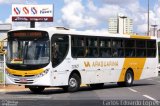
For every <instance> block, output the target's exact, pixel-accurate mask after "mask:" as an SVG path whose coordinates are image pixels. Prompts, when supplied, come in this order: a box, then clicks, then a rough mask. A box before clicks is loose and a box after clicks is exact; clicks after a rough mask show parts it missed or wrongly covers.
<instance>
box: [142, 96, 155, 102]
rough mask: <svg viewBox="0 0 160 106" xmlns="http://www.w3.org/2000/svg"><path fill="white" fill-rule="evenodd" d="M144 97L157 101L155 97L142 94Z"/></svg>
mask: <svg viewBox="0 0 160 106" xmlns="http://www.w3.org/2000/svg"><path fill="white" fill-rule="evenodd" d="M143 96H144V97H146V98H148V99H150V100H154V101H157V100H156V99H154V98H153V97H151V96H148V95H143Z"/></svg>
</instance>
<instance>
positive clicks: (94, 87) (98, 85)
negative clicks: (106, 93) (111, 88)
mask: <svg viewBox="0 0 160 106" xmlns="http://www.w3.org/2000/svg"><path fill="white" fill-rule="evenodd" d="M103 86H104V83H100V84H90V87H91V88H92V89H102V88H103Z"/></svg>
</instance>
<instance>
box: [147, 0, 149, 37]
mask: <svg viewBox="0 0 160 106" xmlns="http://www.w3.org/2000/svg"><path fill="white" fill-rule="evenodd" d="M147 35H148V36H149V0H148V27H147Z"/></svg>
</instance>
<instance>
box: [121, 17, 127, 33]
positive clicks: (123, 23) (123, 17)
mask: <svg viewBox="0 0 160 106" xmlns="http://www.w3.org/2000/svg"><path fill="white" fill-rule="evenodd" d="M120 18H122V19H123V34H124V19H125V18H127V17H126V16H121V17H120Z"/></svg>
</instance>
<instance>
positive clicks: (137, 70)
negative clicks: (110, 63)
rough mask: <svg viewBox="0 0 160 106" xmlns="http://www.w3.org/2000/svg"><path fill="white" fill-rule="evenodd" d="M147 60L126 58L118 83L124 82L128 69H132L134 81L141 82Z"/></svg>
mask: <svg viewBox="0 0 160 106" xmlns="http://www.w3.org/2000/svg"><path fill="white" fill-rule="evenodd" d="M145 62H146V58H126V59H125V61H124V64H123V68H122V71H121V74H120V77H119V80H118V82H121V81H124V79H125V74H126V71H127V69H129V68H132V69H133V73H134V80H139V79H140V77H141V74H142V71H143V69H144V65H145Z"/></svg>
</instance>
